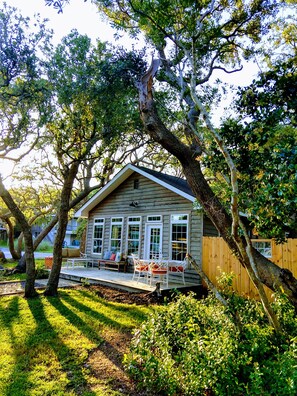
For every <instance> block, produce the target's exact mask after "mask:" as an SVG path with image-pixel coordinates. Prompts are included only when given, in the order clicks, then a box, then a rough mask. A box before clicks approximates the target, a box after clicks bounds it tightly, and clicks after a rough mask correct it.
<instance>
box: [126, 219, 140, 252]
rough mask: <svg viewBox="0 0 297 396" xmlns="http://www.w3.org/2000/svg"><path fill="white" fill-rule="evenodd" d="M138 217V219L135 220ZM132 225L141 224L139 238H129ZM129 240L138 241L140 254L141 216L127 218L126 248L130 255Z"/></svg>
mask: <svg viewBox="0 0 297 396" xmlns="http://www.w3.org/2000/svg"><path fill="white" fill-rule="evenodd" d="M135 219H137V220H135ZM130 225H132V226H133V225H138V226H139V238H138V239H129V226H130ZM129 241H138V251H137V254H138V255H139V254H140V245H141V216H129V217H128V219H127V241H126V250H127V254H128V255H129Z"/></svg>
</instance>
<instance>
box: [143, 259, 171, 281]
mask: <svg viewBox="0 0 297 396" xmlns="http://www.w3.org/2000/svg"><path fill="white" fill-rule="evenodd" d="M148 276H149V278H150V285H152V282H153V281H156V282H160V283H164V284H165V285H166V286H167V287H168V260H165V259H162V260H155V261H154V260H153V261H151V263H150V267H149V274H148Z"/></svg>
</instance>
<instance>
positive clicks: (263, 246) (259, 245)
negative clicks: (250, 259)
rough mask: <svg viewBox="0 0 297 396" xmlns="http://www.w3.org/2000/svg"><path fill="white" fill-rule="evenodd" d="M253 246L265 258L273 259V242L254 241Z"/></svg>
mask: <svg viewBox="0 0 297 396" xmlns="http://www.w3.org/2000/svg"><path fill="white" fill-rule="evenodd" d="M252 245H253V247H254V248H255V249H257V250H258V251H259V252H260V253H261V254H263V256H265V257H268V258H271V257H272V250H271V241H252Z"/></svg>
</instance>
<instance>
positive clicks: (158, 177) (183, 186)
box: [75, 164, 195, 217]
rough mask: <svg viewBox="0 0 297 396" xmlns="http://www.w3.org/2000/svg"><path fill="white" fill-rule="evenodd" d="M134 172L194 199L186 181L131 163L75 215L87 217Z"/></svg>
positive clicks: (190, 199) (184, 196) (192, 200)
mask: <svg viewBox="0 0 297 396" xmlns="http://www.w3.org/2000/svg"><path fill="white" fill-rule="evenodd" d="M134 172H136V173H138V174H139V175H142V176H144V177H146V178H148V179H149V180H151V181H153V182H155V183H157V184H159V185H161V186H163V187H165V188H167V189H168V190H170V191H173V192H175V193H176V194H178V195H180V196H181V197H183V198H185V199H187V200H189V201H190V202H194V201H195V197H194V194H193V193H192V191H191V189H190V187H189V185H188V183H187V181H186V180H185V179H181V178H179V177H175V176H171V175H167V174H165V173H161V172H157V171H154V170H152V169H148V168H144V167H138V166H135V165H132V164H128V165H126V166H125V167H124V168H123V169H122V170H120V172H118V173H117V174H116V175H115V177H114V178H113V179H112V180H111V181H110V182H109V183H107V184H106V185H105V186H104V187H103V188H101V189H100V190H99V191H98V192H97V193H96V194H95V195H93V197H91V198H90V199H89V200H88V201H87V202H86V203H85V204H84V205H83V206H82V207H81V208H80V209H79V210H78V211H77V212H76V213H75V217H87V216H88V214H89V212H90V211H91V210H92V209H93V208H94V207H95V206H97V205H98V204H99V203H100V202H101V201H103V199H105V198H106V197H107V196H108V195H110V194H111V193H112V192H113V191H114V190H115V189H116V188H117V187H119V186H120V184H122V183H123V182H124V181H125V180H126V179H128V177H129V176H131V175H132V174H133V173H134Z"/></svg>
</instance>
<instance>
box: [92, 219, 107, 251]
mask: <svg viewBox="0 0 297 396" xmlns="http://www.w3.org/2000/svg"><path fill="white" fill-rule="evenodd" d="M96 220H103V221H100V222H98V223H96ZM98 225H102V238H101V240H102V245H101V252H100V253H96V252H94V230H95V226H98ZM104 232H105V218H104V217H95V218H94V219H93V228H92V246H91V254H94V255H97V256H102V253H103V246H104ZM95 239H96V240H98V239H100V238H95Z"/></svg>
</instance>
